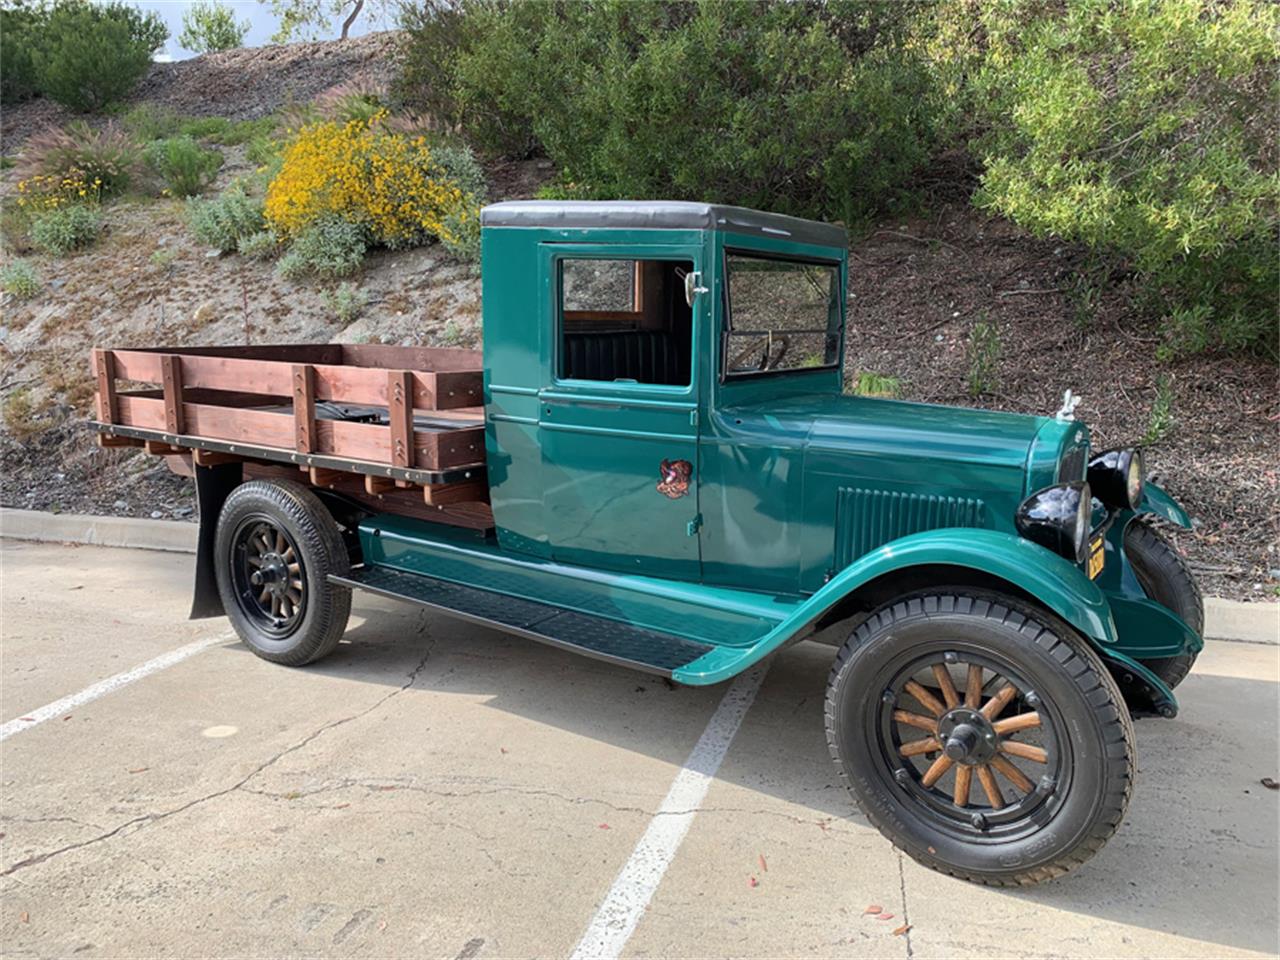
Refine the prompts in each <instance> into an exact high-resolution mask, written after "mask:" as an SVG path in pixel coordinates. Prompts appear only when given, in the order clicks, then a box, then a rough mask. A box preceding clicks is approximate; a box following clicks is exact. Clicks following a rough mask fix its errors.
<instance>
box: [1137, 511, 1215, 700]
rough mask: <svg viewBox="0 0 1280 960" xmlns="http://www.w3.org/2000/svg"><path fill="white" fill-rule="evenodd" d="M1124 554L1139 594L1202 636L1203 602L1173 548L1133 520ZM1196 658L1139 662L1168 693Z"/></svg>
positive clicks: (1185, 656)
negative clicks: (1167, 609) (1165, 687)
mask: <svg viewBox="0 0 1280 960" xmlns="http://www.w3.org/2000/svg"><path fill="white" fill-rule="evenodd" d="M1124 553H1125V556H1126V557H1128V558H1129V563H1130V564H1131V565H1132V566H1133V573H1134V576H1136V577H1137V578H1138V583H1139V584H1141V586H1142V590H1143V592H1144V593H1146V595H1147V596H1148V597H1150V598H1151V599H1152V600H1154V601H1155V602H1156V603H1158V604H1160V605H1161V606H1164V607H1168V608H1169V609H1170V610H1172V611H1173V612H1174V613H1176V614H1177V615H1178V616H1179V617H1181V618H1182V621H1183V622H1184V623H1185V624H1186V625H1187V626H1189V627H1190V628H1191V629H1192V630H1194V631H1195V632H1196V633H1198V634H1200V635H1201V636H1204V600H1203V599H1202V597H1201V596H1200V586H1199V584H1197V583H1196V578H1195V577H1194V576H1193V575H1192V573H1191V571H1190V569H1188V567H1187V562H1186V561H1185V560H1183V559H1182V555H1181V554H1180V553H1178V551H1177V550H1176V549H1175V548H1174V546H1173V544H1171V543H1170V542H1169V541H1168V540H1166V539H1165V538H1164V537H1162V536H1161V535H1160V534H1159V533H1157V532H1156V531H1155V530H1154V529H1153V528H1152V527H1151V526H1149V525H1148V524H1146V523H1144V522H1143V521H1141V520H1133V521H1132V522H1130V524H1129V526H1127V527H1125V531H1124ZM1196 656H1197V655H1196V654H1195V653H1180V654H1177V655H1176V656H1172V657H1159V658H1157V659H1152V660H1142V661H1140V662H1141V664H1142V665H1143V666H1144V667H1146V668H1147V669H1148V670H1150V671H1151V672H1152V673H1154V674H1155V675H1156V676H1157V677H1159V678H1160V679H1161V680H1163V681H1164V682H1165V683H1166V684H1167V685H1168V687H1169V689H1171V690H1172V689H1173V688H1174V687H1176V686H1177V685H1178V684H1180V683H1181V682H1182V681H1183V680H1185V679H1186V678H1187V674H1189V673H1190V672H1191V668H1192V667H1193V666H1194V665H1195V662H1196Z"/></svg>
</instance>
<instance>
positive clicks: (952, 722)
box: [938, 707, 999, 767]
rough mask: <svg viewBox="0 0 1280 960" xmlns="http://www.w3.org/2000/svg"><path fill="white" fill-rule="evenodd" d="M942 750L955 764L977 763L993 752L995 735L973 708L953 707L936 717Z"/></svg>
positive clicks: (976, 764)
mask: <svg viewBox="0 0 1280 960" xmlns="http://www.w3.org/2000/svg"><path fill="white" fill-rule="evenodd" d="M938 739H939V740H940V741H941V742H942V751H943V753H945V754H946V755H947V756H948V757H950V758H951V759H952V760H954V761H955V762H956V763H963V764H967V765H968V766H971V767H976V766H980V765H981V764H984V763H986V762H987V761H988V760H990V759H991V758H992V757H994V756H995V755H996V751H997V750H998V749H999V738H998V737H997V736H996V732H995V730H994V729H993V728H992V726H991V722H990V721H989V720H988V719H987V718H986V717H984V716H983V715H982V714H981V713H979V712H978V711H977V710H971V709H969V708H968V707H956V708H955V709H954V710H948V711H947V712H946V713H944V714H943V715H942V716H941V717H940V718H939V719H938Z"/></svg>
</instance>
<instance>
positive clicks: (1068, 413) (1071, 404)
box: [1054, 390, 1081, 421]
mask: <svg viewBox="0 0 1280 960" xmlns="http://www.w3.org/2000/svg"><path fill="white" fill-rule="evenodd" d="M1080 399H1081V398H1080V397H1077V396H1076V395H1075V394H1074V393H1072V392H1071V391H1070V390H1068V391H1067V392H1066V393H1064V394H1063V395H1062V409H1061V410H1059V411H1058V412H1057V413H1055V414H1054V419H1056V420H1064V421H1065V420H1074V419H1075V418H1076V407H1078V406H1080Z"/></svg>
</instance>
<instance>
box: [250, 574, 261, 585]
mask: <svg viewBox="0 0 1280 960" xmlns="http://www.w3.org/2000/svg"><path fill="white" fill-rule="evenodd" d="M249 582H250V583H252V584H253V585H254V586H255V587H260V586H262V574H260V573H258V572H257V571H256V570H255V571H254V572H253V574H252V575H250V577H249Z"/></svg>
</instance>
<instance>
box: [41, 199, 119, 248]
mask: <svg viewBox="0 0 1280 960" xmlns="http://www.w3.org/2000/svg"><path fill="white" fill-rule="evenodd" d="M101 230H102V217H101V216H100V215H99V213H98V211H97V210H96V209H93V208H92V207H90V206H88V205H87V204H82V203H73V204H68V205H67V206H63V207H58V208H57V209H54V210H47V211H45V212H44V213H40V214H37V215H36V216H35V217H33V218H32V220H31V242H32V243H33V244H35V246H36V247H38V248H39V249H41V250H43V251H44V252H45V253H52V254H55V255H61V254H64V253H70V252H71V251H72V250H78V249H80V248H81V247H87V246H89V244H91V243H93V241H94V240H96V239H97V237H98V234H99V233H100V232H101Z"/></svg>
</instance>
